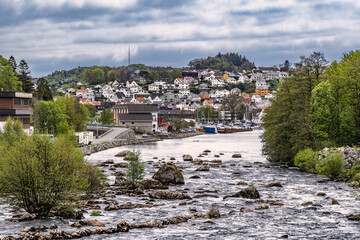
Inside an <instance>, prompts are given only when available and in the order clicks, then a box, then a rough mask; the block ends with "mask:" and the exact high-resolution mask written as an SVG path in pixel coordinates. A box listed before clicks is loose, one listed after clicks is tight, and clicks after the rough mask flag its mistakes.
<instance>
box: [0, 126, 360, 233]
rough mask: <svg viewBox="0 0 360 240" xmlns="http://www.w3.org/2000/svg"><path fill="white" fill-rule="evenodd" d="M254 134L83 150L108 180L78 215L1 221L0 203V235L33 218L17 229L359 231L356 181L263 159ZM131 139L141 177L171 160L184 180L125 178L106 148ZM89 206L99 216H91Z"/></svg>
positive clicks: (1, 208)
mask: <svg viewBox="0 0 360 240" xmlns="http://www.w3.org/2000/svg"><path fill="white" fill-rule="evenodd" d="M259 135H260V132H259V131H253V132H244V133H234V134H227V135H220V134H218V135H201V136H196V137H192V138H186V139H170V140H164V141H161V142H151V143H146V144H144V145H136V146H135V145H134V146H123V147H116V148H112V149H108V150H105V151H102V152H98V153H94V154H91V155H90V156H87V160H88V161H90V162H92V163H94V164H97V165H100V166H101V168H102V169H103V171H104V173H105V174H107V175H108V181H109V186H108V187H107V188H106V189H105V190H104V191H103V192H102V193H101V194H100V195H99V197H98V198H96V199H93V200H83V201H82V204H83V208H82V212H79V215H80V216H77V217H78V218H80V217H81V215H82V216H83V217H82V218H81V219H66V218H64V217H52V218H50V219H35V220H29V221H24V222H9V221H5V219H9V218H11V217H12V216H13V215H14V213H12V212H10V208H9V206H7V205H6V204H1V205H0V237H2V238H3V237H5V236H9V235H12V236H14V237H20V235H19V234H20V233H21V231H23V230H24V228H26V227H31V226H33V227H34V228H32V229H26V231H23V232H22V234H23V236H26V234H28V236H33V235H34V233H37V232H38V234H41V235H43V236H48V237H49V236H51V237H59V238H61V237H63V238H78V237H85V238H86V239H201V238H203V239H279V238H289V239H329V238H331V239H358V238H360V222H358V221H353V220H349V219H348V218H350V219H351V217H349V215H350V214H359V213H360V201H356V200H355V198H354V196H353V192H354V191H358V190H354V189H352V188H351V187H349V186H348V184H347V183H341V182H332V181H329V180H328V179H326V178H325V177H324V176H318V175H314V174H309V173H304V172H301V171H299V170H298V169H296V168H288V167H286V166H282V167H281V166H274V165H271V164H269V163H268V162H267V161H266V159H265V158H264V156H262V155H261V142H260V139H259ZM133 149H138V150H140V151H141V153H142V159H143V161H144V163H145V170H146V177H145V178H146V179H151V178H152V176H153V175H154V174H155V173H156V172H158V171H159V169H160V167H161V166H163V165H164V164H167V165H168V166H170V168H172V165H173V164H175V165H176V166H177V167H176V169H177V171H179V173H181V175H182V177H183V181H182V179H181V177H179V176H178V175H176V177H173V178H171V177H169V178H166V181H165V180H164V183H161V179H164V177H162V176H160V177H159V176H158V177H155V178H156V179H158V180H159V181H160V182H157V181H155V180H151V181H148V182H147V185H146V184H145V186H126V185H124V183H123V181H122V175H123V173H125V171H126V169H125V168H124V167H125V166H126V163H127V161H126V160H123V159H124V156H123V155H122V156H118V157H115V155H116V154H118V153H119V152H121V151H123V150H133ZM184 155H187V156H185V157H184ZM177 171H174V172H176V174H178V173H177ZM158 175H159V174H158ZM182 182H184V183H182ZM169 184H170V185H169ZM154 188H156V189H154ZM79 210H80V209H79ZM94 211H98V212H97V213H100V216H92V213H94ZM73 217H76V216H73ZM353 218H354V217H353ZM55 225H56V227H57V228H56V229H55ZM41 226H43V227H41ZM50 228H52V229H50ZM66 234H68V235H66Z"/></svg>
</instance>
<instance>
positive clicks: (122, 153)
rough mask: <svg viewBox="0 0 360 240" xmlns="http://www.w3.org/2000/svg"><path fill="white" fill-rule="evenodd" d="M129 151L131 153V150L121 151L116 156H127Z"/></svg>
mask: <svg viewBox="0 0 360 240" xmlns="http://www.w3.org/2000/svg"><path fill="white" fill-rule="evenodd" d="M129 153H131V151H129V150H123V151H121V152H119V153H118V154H116V155H115V157H126V156H127V155H128V154H129Z"/></svg>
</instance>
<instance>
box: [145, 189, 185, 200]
mask: <svg viewBox="0 0 360 240" xmlns="http://www.w3.org/2000/svg"><path fill="white" fill-rule="evenodd" d="M149 197H150V198H155V199H166V200H172V199H191V197H190V196H189V195H188V194H186V193H182V192H178V191H170V190H155V191H152V192H149Z"/></svg>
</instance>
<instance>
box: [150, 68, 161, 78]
mask: <svg viewBox="0 0 360 240" xmlns="http://www.w3.org/2000/svg"><path fill="white" fill-rule="evenodd" d="M149 76H150V79H151V80H152V81H156V80H158V79H159V78H160V75H159V74H158V73H157V72H156V71H154V70H150V72H149Z"/></svg>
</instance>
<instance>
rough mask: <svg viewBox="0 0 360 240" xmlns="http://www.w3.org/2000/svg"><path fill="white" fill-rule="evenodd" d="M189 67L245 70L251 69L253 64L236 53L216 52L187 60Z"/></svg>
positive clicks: (253, 66)
mask: <svg viewBox="0 0 360 240" xmlns="http://www.w3.org/2000/svg"><path fill="white" fill-rule="evenodd" d="M188 65H189V67H190V68H191V69H214V70H219V71H232V70H240V71H242V70H245V71H251V70H252V69H254V68H255V64H254V63H251V62H250V61H249V60H248V59H247V58H246V57H245V56H241V55H239V54H238V53H226V54H221V53H218V54H217V55H216V56H215V57H208V58H206V59H205V58H199V59H194V60H192V61H190V62H189V64H188Z"/></svg>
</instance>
